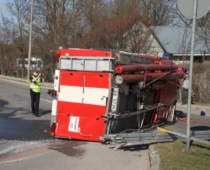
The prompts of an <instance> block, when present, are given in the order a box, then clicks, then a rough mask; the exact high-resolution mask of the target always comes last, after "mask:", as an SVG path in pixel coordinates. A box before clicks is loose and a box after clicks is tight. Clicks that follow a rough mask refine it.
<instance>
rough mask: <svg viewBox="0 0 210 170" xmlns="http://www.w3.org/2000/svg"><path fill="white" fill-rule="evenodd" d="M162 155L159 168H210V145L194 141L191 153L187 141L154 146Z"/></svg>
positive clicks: (173, 169) (160, 169) (209, 169)
mask: <svg viewBox="0 0 210 170" xmlns="http://www.w3.org/2000/svg"><path fill="white" fill-rule="evenodd" d="M154 148H155V150H157V151H158V153H159V155H160V168H159V170H210V146H208V145H204V144H200V143H197V142H193V143H192V145H191V147H190V151H189V153H187V152H185V148H186V143H184V142H182V141H180V140H177V141H175V142H171V143H159V144H156V145H155V146H154Z"/></svg>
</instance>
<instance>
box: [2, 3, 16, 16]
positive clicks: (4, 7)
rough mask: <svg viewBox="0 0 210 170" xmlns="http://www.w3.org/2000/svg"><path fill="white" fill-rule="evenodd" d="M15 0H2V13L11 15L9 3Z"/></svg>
mask: <svg viewBox="0 0 210 170" xmlns="http://www.w3.org/2000/svg"><path fill="white" fill-rule="evenodd" d="M12 2H13V0H0V13H3V14H5V15H9V13H8V12H7V9H6V8H7V6H6V4H7V3H12Z"/></svg>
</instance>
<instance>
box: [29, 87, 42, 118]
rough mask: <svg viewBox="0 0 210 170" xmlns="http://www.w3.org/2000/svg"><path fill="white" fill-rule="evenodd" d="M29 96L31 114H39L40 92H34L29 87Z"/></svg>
mask: <svg viewBox="0 0 210 170" xmlns="http://www.w3.org/2000/svg"><path fill="white" fill-rule="evenodd" d="M30 96H31V110H32V112H33V114H35V115H39V100H40V93H35V92H34V91H32V90H31V89H30Z"/></svg>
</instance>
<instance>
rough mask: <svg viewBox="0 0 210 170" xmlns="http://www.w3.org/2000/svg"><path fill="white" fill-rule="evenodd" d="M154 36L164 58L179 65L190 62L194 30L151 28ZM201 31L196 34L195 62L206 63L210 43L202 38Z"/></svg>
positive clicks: (169, 27) (165, 27)
mask: <svg viewBox="0 0 210 170" xmlns="http://www.w3.org/2000/svg"><path fill="white" fill-rule="evenodd" d="M150 28H151V30H152V32H153V35H154V36H155V38H156V39H157V41H158V42H159V44H160V46H161V47H162V48H163V51H164V53H163V56H165V57H169V58H170V59H172V60H174V61H175V62H176V63H177V64H180V62H181V63H182V62H183V61H186V62H189V60H190V55H191V37H192V29H191V28H184V27H172V26H156V27H153V26H151V27H150ZM199 35H201V30H200V29H197V30H196V32H195V43H194V61H198V62H201V61H204V60H207V59H209V57H210V50H209V49H208V48H209V47H210V42H205V41H204V40H202V39H201V38H200V36H199Z"/></svg>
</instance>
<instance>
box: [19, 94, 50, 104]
mask: <svg viewBox="0 0 210 170" xmlns="http://www.w3.org/2000/svg"><path fill="white" fill-rule="evenodd" d="M22 95H23V96H27V97H30V95H28V94H22ZM40 100H42V101H45V102H48V103H52V101H53V100H47V99H43V98H40Z"/></svg>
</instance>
